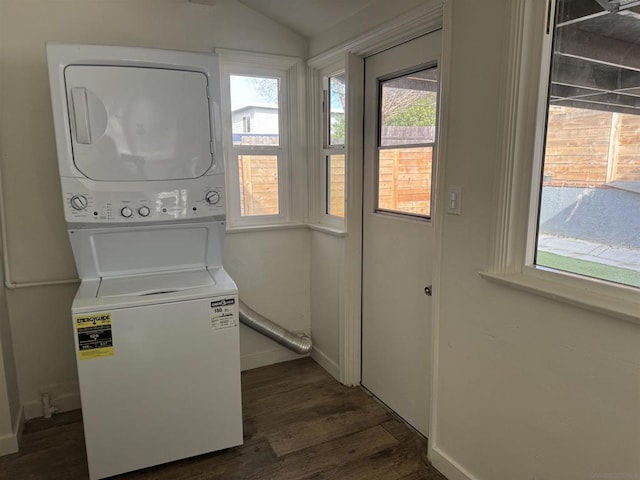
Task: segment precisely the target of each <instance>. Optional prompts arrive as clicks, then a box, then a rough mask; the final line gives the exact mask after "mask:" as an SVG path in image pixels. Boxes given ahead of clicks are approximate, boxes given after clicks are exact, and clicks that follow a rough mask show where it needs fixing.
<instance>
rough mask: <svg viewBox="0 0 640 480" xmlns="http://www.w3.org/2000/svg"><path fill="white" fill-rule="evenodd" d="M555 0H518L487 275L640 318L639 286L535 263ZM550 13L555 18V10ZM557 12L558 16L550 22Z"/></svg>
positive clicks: (509, 45) (513, 6) (510, 33)
mask: <svg viewBox="0 0 640 480" xmlns="http://www.w3.org/2000/svg"><path fill="white" fill-rule="evenodd" d="M555 3H556V2H555V0H550V1H549V2H548V4H547V2H539V1H537V0H514V1H513V2H510V4H509V7H508V8H509V12H508V15H509V18H510V22H509V28H508V29H507V32H506V35H507V38H506V39H505V43H504V45H505V49H506V51H505V52H504V53H505V55H504V58H505V59H506V62H505V64H504V69H503V82H504V84H503V85H502V91H503V92H505V98H504V99H503V102H502V111H501V118H500V121H499V123H498V127H499V131H500V137H499V149H500V151H499V157H498V164H497V168H496V185H497V188H496V190H495V191H496V196H495V199H494V203H495V212H496V215H495V217H494V219H493V228H492V237H493V238H492V244H493V245H494V250H493V252H492V259H491V263H490V266H489V269H488V270H487V271H483V272H480V275H481V276H482V277H483V278H485V279H487V280H492V281H495V282H498V283H501V284H504V285H508V286H511V287H515V288H519V289H523V290H526V291H529V292H532V293H535V294H538V295H542V296H545V297H547V298H552V299H554V300H557V301H561V302H565V303H568V304H570V305H574V306H578V307H581V308H585V309H587V310H591V311H595V312H599V313H602V314H606V315H609V316H613V317H616V318H620V319H623V320H627V321H630V322H634V323H640V291H639V290H638V289H637V288H635V287H630V286H626V285H621V284H615V283H612V282H608V281H604V280H599V279H595V278H590V277H585V276H582V275H577V274H573V273H569V272H564V271H560V270H554V269H550V268H547V267H543V266H538V265H536V264H535V263H534V258H535V257H534V254H535V252H534V250H535V247H536V235H537V226H538V205H539V192H540V189H541V181H540V180H541V175H542V167H543V149H544V131H545V128H546V108H547V94H548V84H549V69H550V65H551V48H552V40H553V37H552V35H553V31H554V30H553V28H554V25H553V23H554V15H553V12H555ZM548 9H550V10H548ZM548 15H550V17H549V16H548ZM549 18H550V19H551V21H549Z"/></svg>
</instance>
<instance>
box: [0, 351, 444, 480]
mask: <svg viewBox="0 0 640 480" xmlns="http://www.w3.org/2000/svg"><path fill="white" fill-rule="evenodd" d="M242 395H243V398H242V400H243V414H244V445H242V446H240V447H236V448H232V449H228V450H224V451H221V452H216V453H211V454H207V455H201V456H198V457H194V458H190V459H187V460H181V461H177V462H173V463H170V464H166V465H161V466H157V467H152V468H148V469H145V470H139V471H137V472H133V473H129V474H125V475H120V476H118V477H114V478H117V479H118V480H152V479H153V480H183V479H184V480H186V479H194V480H213V479H225V480H226V479H229V480H233V479H247V480H249V479H251V480H267V479H272V480H293V479H314V480H320V479H339V480H350V479H362V480H365V479H366V480H377V479H385V480H386V479H389V480H392V479H401V480H446V479H445V478H444V477H443V476H442V475H440V474H439V473H438V472H437V471H436V470H435V469H434V468H433V467H432V466H431V465H429V463H428V461H427V459H426V441H425V439H424V438H422V437H421V436H419V435H417V434H416V433H415V432H413V431H412V430H411V429H409V428H408V427H407V426H405V425H404V424H403V423H402V422H401V421H399V420H398V419H397V418H396V417H395V416H394V415H393V414H391V413H390V412H388V411H387V410H386V409H385V408H384V407H382V406H381V405H380V404H378V403H377V402H376V401H375V400H373V399H372V398H371V397H370V396H369V395H367V393H365V392H364V391H363V390H362V389H360V388H346V387H344V386H342V385H341V384H339V383H338V382H336V381H335V380H334V379H333V378H332V377H330V376H329V375H328V374H327V373H326V372H325V371H324V370H323V369H322V368H320V367H319V366H318V365H317V364H315V363H314V362H313V361H312V360H311V359H309V358H305V359H301V360H296V361H293V362H286V363H280V364H277V365H271V366H268V367H263V368H258V369H255V370H249V371H247V372H243V374H242ZM86 478H88V473H87V466H86V457H85V451H84V437H83V432H82V415H81V412H80V411H79V410H76V411H73V412H67V413H62V414H58V415H55V416H54V417H53V418H52V419H49V420H45V419H42V418H39V419H34V420H30V421H28V422H27V423H26V425H25V430H24V434H23V437H22V445H21V449H20V452H19V453H16V454H13V455H7V456H4V457H0V479H3V480H23V479H24V480H45V479H46V480H57V479H59V480H76V479H86Z"/></svg>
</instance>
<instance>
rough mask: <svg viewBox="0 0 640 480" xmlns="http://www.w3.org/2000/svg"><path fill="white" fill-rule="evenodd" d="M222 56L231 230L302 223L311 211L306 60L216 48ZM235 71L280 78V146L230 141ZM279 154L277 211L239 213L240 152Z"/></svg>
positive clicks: (228, 219)
mask: <svg viewBox="0 0 640 480" xmlns="http://www.w3.org/2000/svg"><path fill="white" fill-rule="evenodd" d="M215 52H216V53H217V54H218V55H219V59H220V75H221V81H220V84H221V88H222V102H221V106H222V107H221V108H222V119H223V121H222V124H223V127H222V134H223V144H224V151H225V168H226V172H227V175H226V179H227V180H226V182H227V229H228V230H235V229H244V228H252V227H259V226H268V225H289V224H297V223H300V222H301V221H302V220H303V218H304V212H305V211H306V198H305V196H304V194H302V192H303V190H304V188H303V187H302V186H303V185H304V184H305V181H306V179H305V176H306V175H305V162H304V161H303V156H302V155H303V148H304V145H305V142H306V129H305V118H306V114H305V106H304V92H305V85H304V75H305V72H304V64H303V62H302V61H301V60H300V59H299V58H295V57H286V56H281V55H269V54H262V53H252V52H242V51H238V50H229V49H216V50H215ZM230 75H256V76H265V77H277V78H279V79H280V82H281V83H280V95H279V129H280V131H279V135H280V147H279V148H275V147H247V148H245V147H242V146H238V145H236V146H234V145H233V142H232V141H231V138H232V131H231V99H230V85H229V83H230V82H229V78H230ZM245 150H246V151H247V152H248V151H253V152H255V153H256V154H268V153H269V152H270V151H273V152H274V153H275V152H277V154H278V156H279V157H278V203H279V214H278V215H248V216H241V215H240V185H239V180H238V176H239V171H238V164H237V162H236V161H234V159H235V155H236V154H238V153H242V152H244V151H245Z"/></svg>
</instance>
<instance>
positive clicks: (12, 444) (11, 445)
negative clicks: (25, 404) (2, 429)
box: [0, 407, 24, 457]
mask: <svg viewBox="0 0 640 480" xmlns="http://www.w3.org/2000/svg"><path fill="white" fill-rule="evenodd" d="M23 428H24V408H22V407H20V410H19V411H18V415H17V417H16V420H15V422H14V424H13V433H11V434H9V435H5V436H3V437H0V457H1V456H3V455H10V454H12V453H16V452H17V451H18V449H19V448H20V439H21V438H22V429H23Z"/></svg>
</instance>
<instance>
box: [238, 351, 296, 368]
mask: <svg viewBox="0 0 640 480" xmlns="http://www.w3.org/2000/svg"><path fill="white" fill-rule="evenodd" d="M307 356H308V355H298V354H297V353H294V352H292V351H290V350H286V349H284V348H274V349H273V350H265V351H263V352H257V353H251V354H249V355H242V356H241V357H240V370H242V371H244V370H252V369H254V368H259V367H264V366H267V365H273V364H274V363H280V362H288V361H289V360H296V359H297V358H303V357H307Z"/></svg>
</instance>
